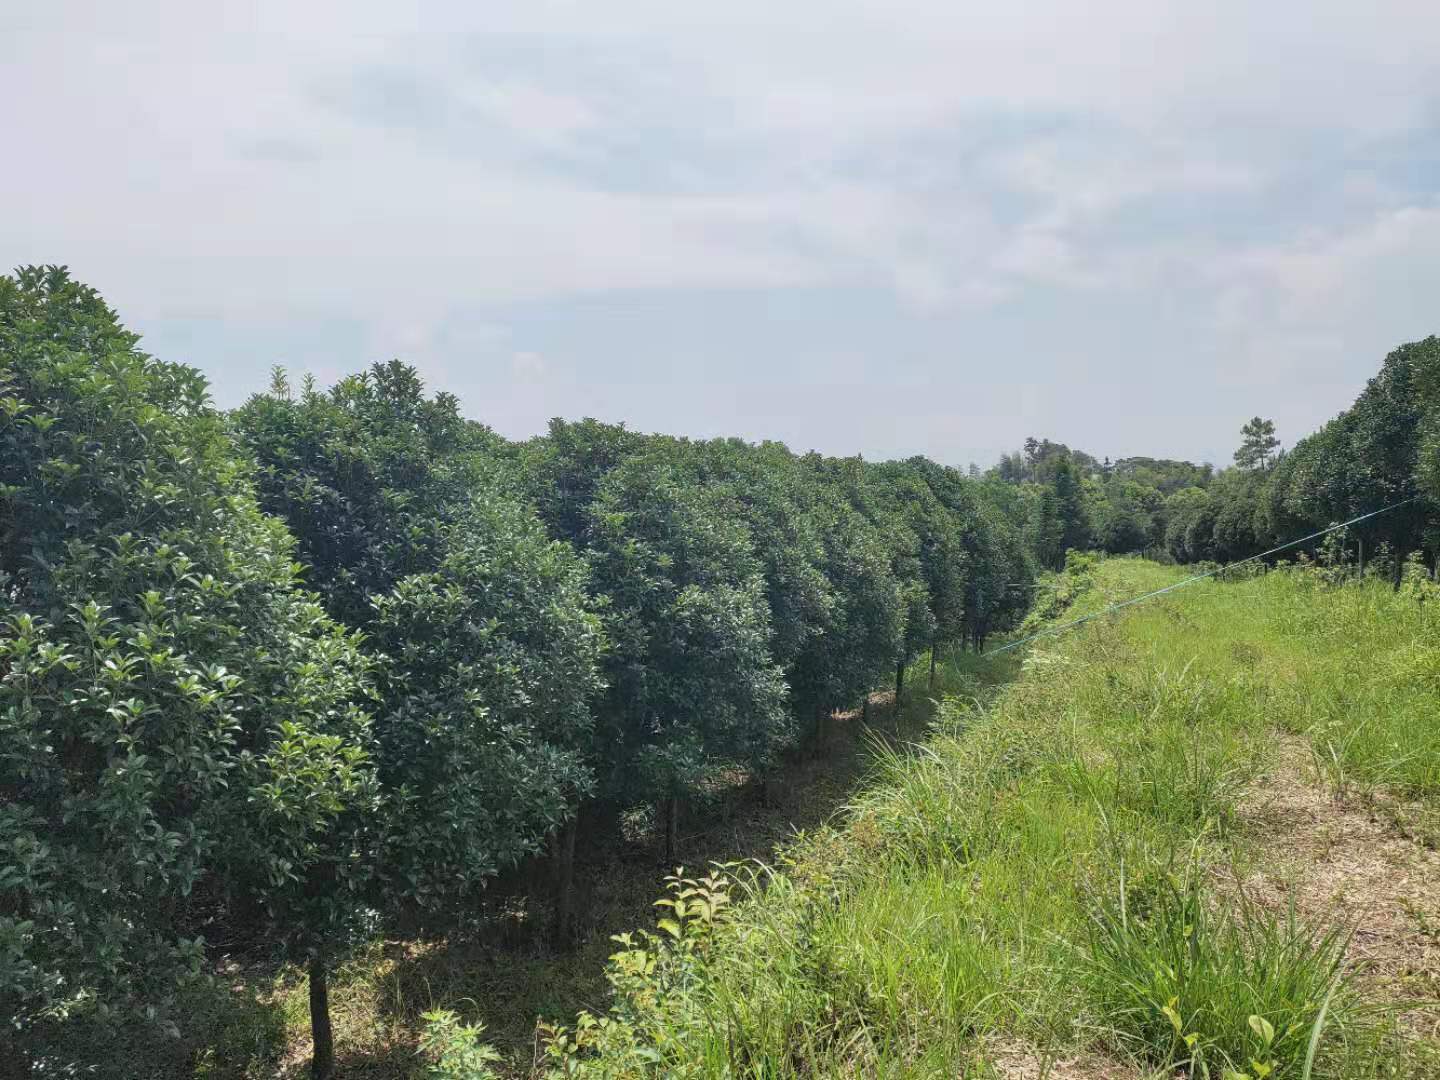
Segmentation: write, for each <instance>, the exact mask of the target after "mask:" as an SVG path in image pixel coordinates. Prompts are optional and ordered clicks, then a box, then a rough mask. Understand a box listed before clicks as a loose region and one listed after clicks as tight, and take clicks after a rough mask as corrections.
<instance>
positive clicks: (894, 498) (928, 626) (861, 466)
mask: <svg viewBox="0 0 1440 1080" xmlns="http://www.w3.org/2000/svg"><path fill="white" fill-rule="evenodd" d="M806 460H807V461H809V462H811V465H812V468H814V469H815V470H816V473H817V475H818V476H819V477H820V478H821V480H822V482H823V483H825V484H826V485H827V486H828V487H829V488H830V489H831V491H832V492H833V493H834V495H833V496H832V497H836V498H839V499H843V500H844V501H845V502H846V503H848V505H849V506H851V507H852V508H853V509H854V510H855V511H856V512H857V513H859V514H860V515H861V516H862V517H864V518H865V520H866V521H867V522H868V523H869V525H870V527H871V529H872V530H873V531H874V533H875V535H876V536H877V537H878V539H879V542H880V543H881V545H882V546H883V548H884V550H885V552H886V554H887V555H888V557H889V560H890V569H891V574H892V576H893V578H894V580H895V581H896V583H897V585H898V587H899V590H900V606H901V611H902V615H901V634H900V642H899V646H898V648H897V650H896V652H895V655H894V656H893V657H892V659H891V664H892V665H893V667H894V671H895V698H896V702H897V704H898V703H899V700H900V698H901V695H902V693H903V690H904V677H905V667H906V665H907V664H908V663H909V662H910V661H911V660H912V659H914V658H915V657H916V656H919V655H920V653H922V652H923V651H924V650H925V649H926V648H928V647H929V645H930V643H931V641H932V640H933V638H934V634H935V615H934V613H933V611H932V610H931V606H930V593H929V588H928V585H927V583H926V580H925V573H924V562H923V560H922V541H921V537H920V535H919V534H918V533H917V532H916V531H915V529H914V528H913V527H912V524H911V522H910V520H908V519H909V517H910V514H909V511H908V509H907V507H908V504H909V503H910V502H911V501H913V500H914V499H915V498H918V497H919V494H918V492H919V489H918V488H916V487H915V486H914V484H913V483H911V481H912V479H913V478H911V477H908V476H907V474H906V472H905V470H904V467H903V466H900V465H897V464H895V463H887V464H886V465H868V464H867V463H866V462H865V461H863V460H862V459H860V458H858V457H856V458H841V459H826V458H819V457H818V456H807V459H806ZM907 487H908V488H909V491H908V493H907V491H906V490H905V489H906V488H907Z"/></svg>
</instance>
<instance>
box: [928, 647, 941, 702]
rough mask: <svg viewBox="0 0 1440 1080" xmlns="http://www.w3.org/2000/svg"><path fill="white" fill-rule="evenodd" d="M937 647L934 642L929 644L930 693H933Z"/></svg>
mask: <svg viewBox="0 0 1440 1080" xmlns="http://www.w3.org/2000/svg"><path fill="white" fill-rule="evenodd" d="M937 651H939V646H938V645H937V644H936V643H935V642H933V641H932V642H931V643H930V692H931V693H932V694H933V693H934V692H935V654H936V652H937Z"/></svg>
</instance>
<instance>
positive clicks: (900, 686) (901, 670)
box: [895, 660, 905, 717]
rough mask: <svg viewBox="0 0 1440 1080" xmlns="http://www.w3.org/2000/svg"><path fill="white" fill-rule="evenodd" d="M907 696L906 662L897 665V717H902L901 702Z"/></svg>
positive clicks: (902, 661)
mask: <svg viewBox="0 0 1440 1080" xmlns="http://www.w3.org/2000/svg"><path fill="white" fill-rule="evenodd" d="M904 695H905V661H904V660H901V661H899V662H897V663H896V665H895V715H896V716H897V717H898V716H899V715H900V700H901V698H902V697H904Z"/></svg>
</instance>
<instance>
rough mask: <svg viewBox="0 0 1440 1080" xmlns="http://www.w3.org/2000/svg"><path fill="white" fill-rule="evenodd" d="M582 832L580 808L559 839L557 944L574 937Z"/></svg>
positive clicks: (556, 870) (557, 856)
mask: <svg viewBox="0 0 1440 1080" xmlns="http://www.w3.org/2000/svg"><path fill="white" fill-rule="evenodd" d="M579 831H580V808H579V807H578V806H577V807H576V808H575V816H574V817H572V818H571V819H570V821H569V822H568V823H567V824H566V826H565V828H564V829H563V830H561V832H560V835H559V836H558V837H557V840H558V841H559V843H558V845H557V846H556V849H555V858H556V866H555V928H554V938H555V941H556V942H557V943H560V944H567V943H569V942H570V940H571V939H572V938H573V937H574V933H573V931H574V919H575V834H576V833H578V832H579Z"/></svg>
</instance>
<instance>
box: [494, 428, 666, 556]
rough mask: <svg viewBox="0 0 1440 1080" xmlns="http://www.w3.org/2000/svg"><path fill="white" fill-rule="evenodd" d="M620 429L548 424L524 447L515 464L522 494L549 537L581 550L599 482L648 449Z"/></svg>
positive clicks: (643, 438) (638, 438)
mask: <svg viewBox="0 0 1440 1080" xmlns="http://www.w3.org/2000/svg"><path fill="white" fill-rule="evenodd" d="M647 441H648V440H647V437H646V436H643V435H639V434H636V433H635V432H632V431H627V430H626V428H625V425H624V424H605V423H601V422H600V421H599V420H594V419H591V418H589V417H587V418H586V419H584V420H577V421H568V420H558V419H557V420H551V421H550V427H549V431H548V432H547V433H546V434H545V435H543V436H540V437H538V438H534V439H531V440H530V441H528V442H526V443H523V444H522V445H521V447H520V454H519V463H520V468H521V475H522V477H523V483H524V489H525V492H526V494H527V495H528V496H529V498H530V500H531V501H532V502H533V503H534V504H535V507H536V509H537V510H538V512H539V514H540V518H541V520H542V521H544V522H545V526H546V528H548V529H549V530H550V535H551V536H554V537H556V538H557V539H560V540H566V541H568V542H570V543H572V544H575V545H577V546H579V547H584V546H585V545H586V543H587V542H588V540H589V530H590V523H591V519H590V504H591V503H593V502H594V501H595V494H596V490H597V488H598V487H599V485H600V481H601V480H603V479H604V478H605V475H606V474H607V473H608V472H609V471H610V470H611V469H613V468H615V466H617V465H619V464H620V463H621V462H622V461H624V460H625V459H626V458H628V457H630V456H631V455H632V454H635V453H638V452H639V451H640V450H641V449H642V448H643V447H644V446H645V445H646V443H647Z"/></svg>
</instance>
